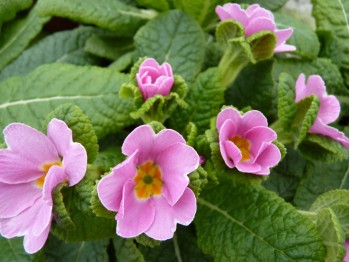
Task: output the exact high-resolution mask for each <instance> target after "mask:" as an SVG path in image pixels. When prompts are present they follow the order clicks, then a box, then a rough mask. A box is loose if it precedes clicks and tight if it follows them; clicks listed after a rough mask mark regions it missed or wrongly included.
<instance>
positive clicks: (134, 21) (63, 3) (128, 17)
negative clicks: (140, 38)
mask: <svg viewBox="0 0 350 262" xmlns="http://www.w3.org/2000/svg"><path fill="white" fill-rule="evenodd" d="M38 14H39V15H41V16H58V17H65V18H69V19H71V20H73V21H77V22H80V23H83V24H93V25H96V26H98V27H101V28H103V29H108V30H111V31H116V32H118V34H119V35H125V36H132V35H133V34H134V33H135V32H136V31H137V30H138V28H139V27H140V26H141V25H143V24H144V23H145V22H146V21H147V20H148V19H151V18H153V17H154V15H155V14H154V12H151V11H148V10H140V9H137V8H135V7H133V6H129V5H126V4H124V3H122V2H120V1H114V0H100V1H99V2H98V5H96V2H95V1H94V0H86V1H84V4H82V3H81V1H80V0H60V1H51V0H40V1H39V3H38Z"/></svg>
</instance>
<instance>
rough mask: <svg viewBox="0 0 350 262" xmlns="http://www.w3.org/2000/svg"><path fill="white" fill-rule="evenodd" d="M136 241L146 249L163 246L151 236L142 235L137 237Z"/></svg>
mask: <svg viewBox="0 0 350 262" xmlns="http://www.w3.org/2000/svg"><path fill="white" fill-rule="evenodd" d="M134 239H135V241H136V242H137V243H139V244H141V245H143V246H146V247H152V248H153V247H157V246H159V245H160V244H161V241H159V240H156V239H153V238H151V237H149V236H147V235H146V234H141V235H138V236H137V237H135V238H134Z"/></svg>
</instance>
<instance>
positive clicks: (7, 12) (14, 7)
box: [0, 0, 33, 27]
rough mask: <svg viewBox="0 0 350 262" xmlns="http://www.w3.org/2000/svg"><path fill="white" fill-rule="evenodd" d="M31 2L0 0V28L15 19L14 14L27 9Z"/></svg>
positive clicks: (29, 0) (28, 0)
mask: <svg viewBox="0 0 350 262" xmlns="http://www.w3.org/2000/svg"><path fill="white" fill-rule="evenodd" d="M32 3H33V1H32V0H2V1H1V3H0V7H1V8H0V27H1V25H2V24H3V23H4V22H6V21H9V20H11V19H13V18H15V16H16V13H17V12H19V11H22V10H24V9H27V8H29V7H30V6H31V5H32Z"/></svg>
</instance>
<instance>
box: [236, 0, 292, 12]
mask: <svg viewBox="0 0 350 262" xmlns="http://www.w3.org/2000/svg"><path fill="white" fill-rule="evenodd" d="M287 1H288V0H259V1H256V0H239V1H237V2H239V3H240V4H249V5H252V4H255V3H259V5H261V6H262V7H264V8H267V9H269V10H277V9H280V8H281V7H283V6H284V5H285V3H286V2H287ZM235 2H236V1H235Z"/></svg>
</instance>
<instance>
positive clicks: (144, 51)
mask: <svg viewBox="0 0 350 262" xmlns="http://www.w3.org/2000/svg"><path fill="white" fill-rule="evenodd" d="M134 39H135V46H136V58H138V57H143V56H148V57H153V58H155V59H156V60H157V61H158V62H159V63H163V62H168V63H169V64H170V65H171V67H172V69H173V72H174V74H179V75H181V76H182V77H183V78H185V80H186V81H192V80H193V79H194V78H195V77H196V75H197V74H198V73H199V72H200V70H201V68H202V65H203V62H204V54H205V42H204V33H203V30H202V29H201V27H200V26H199V24H198V23H197V22H196V21H195V20H194V19H193V18H192V17H190V16H189V15H187V14H185V13H183V12H181V11H180V10H173V11H168V12H166V13H164V14H161V15H159V16H158V17H157V18H155V19H153V20H152V21H150V22H148V23H147V24H146V25H145V26H144V27H142V28H141V29H140V30H139V31H138V32H137V34H136V35H135V38H134Z"/></svg>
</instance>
